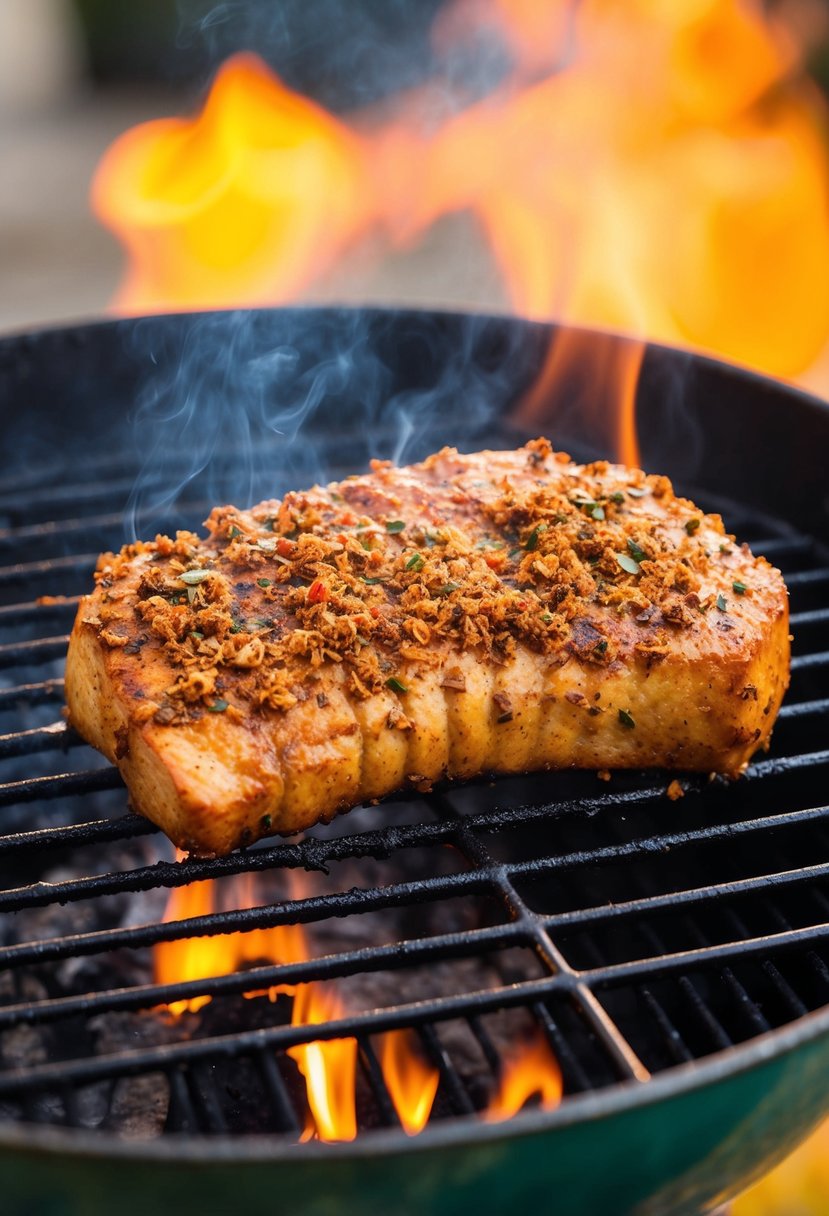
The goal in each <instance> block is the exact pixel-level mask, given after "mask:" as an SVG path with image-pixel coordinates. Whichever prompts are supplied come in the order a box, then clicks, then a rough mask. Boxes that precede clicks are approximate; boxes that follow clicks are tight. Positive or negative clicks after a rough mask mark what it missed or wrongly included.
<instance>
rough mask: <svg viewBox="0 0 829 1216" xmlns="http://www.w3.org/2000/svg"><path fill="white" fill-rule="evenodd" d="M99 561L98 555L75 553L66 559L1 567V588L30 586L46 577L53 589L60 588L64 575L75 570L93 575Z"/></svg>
mask: <svg viewBox="0 0 829 1216" xmlns="http://www.w3.org/2000/svg"><path fill="white" fill-rule="evenodd" d="M97 561H98V554H97V553H73V554H70V555H68V556H66V557H50V558H48V559H47V560H45V561H38V562H18V563H16V564H15V565H13V566H0V587H2V586H12V587H14V586H18V585H19V584H23V585H24V586H28V585H31V584H33V583H35V582H37V581H38V580H40V579H42V578H44V577H45V578H47V579H48V580H49V582H50V583H51V584H52V586H53V587H59V586H60V585H61V576H62V575H65V574H67V573H69V572H70V571H73V570H88V571H89V572H90V575H91V573H92V571H93V570H94V569H95V564H96V562H97Z"/></svg>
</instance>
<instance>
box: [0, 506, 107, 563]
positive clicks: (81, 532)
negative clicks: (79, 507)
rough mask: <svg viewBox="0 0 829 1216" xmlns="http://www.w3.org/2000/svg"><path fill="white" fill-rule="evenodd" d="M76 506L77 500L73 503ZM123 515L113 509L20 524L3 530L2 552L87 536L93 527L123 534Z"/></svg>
mask: <svg viewBox="0 0 829 1216" xmlns="http://www.w3.org/2000/svg"><path fill="white" fill-rule="evenodd" d="M72 505H73V506H74V503H73V504H72ZM123 527H124V515H123V512H122V511H114V512H113V511H110V512H108V513H106V514H104V515H87V516H84V517H83V518H71V519H50V520H46V521H44V522H43V523H37V524H18V525H16V526H14V527H12V528H3V529H0V555H2V554H3V553H8V552H10V551H14V550H15V549H16V548H17V547H18V546H19V545H22V546H23V547H24V549H25V548H26V547H28V546H32V547H33V548H40V547H41V546H42V545H43V543H44V542H47V541H49V540H51V539H52V538H53V537H54V538H57V539H59V540H61V541H67V540H69V539H71V538H72V537H73V536H83V537H85V538H86V537H88V536H89V532H90V530H92V529H97V528H100V529H102V530H103V529H109V530H110V531H112V532H113V533H117V534H122V532H123Z"/></svg>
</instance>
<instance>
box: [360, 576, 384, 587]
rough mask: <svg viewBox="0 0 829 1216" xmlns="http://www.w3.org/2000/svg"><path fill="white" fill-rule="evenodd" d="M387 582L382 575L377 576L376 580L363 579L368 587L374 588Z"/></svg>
mask: <svg viewBox="0 0 829 1216" xmlns="http://www.w3.org/2000/svg"><path fill="white" fill-rule="evenodd" d="M385 581H386V580H385V579H384V578H381V577H380V575H377V576H376V577H375V578H364V579H363V582H364V583H365V584H366V586H368V587H373V586H374V585H375V584H376V583H384V582H385Z"/></svg>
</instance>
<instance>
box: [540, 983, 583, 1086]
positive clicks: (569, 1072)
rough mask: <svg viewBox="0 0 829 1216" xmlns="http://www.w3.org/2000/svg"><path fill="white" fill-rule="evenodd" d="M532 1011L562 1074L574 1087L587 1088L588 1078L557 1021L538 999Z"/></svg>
mask: <svg viewBox="0 0 829 1216" xmlns="http://www.w3.org/2000/svg"><path fill="white" fill-rule="evenodd" d="M532 1011H533V1013H534V1014H535V1016H536V1018H537V1019H538V1021H539V1022H540V1024H541V1026H542V1027H543V1029H544V1033H545V1034H546V1036H547V1041H548V1043H549V1044H550V1046H551V1048H552V1050H553V1054H554V1055H555V1057H556V1059H557V1060H558V1062H559V1064H560V1066H561V1071H562V1074H563V1076H564V1077H565V1078H569V1080H570V1081H571V1083H572V1084H574V1086H575V1088H576V1089H581V1090H584V1089H589V1088H590V1078H589V1077H588V1075H587V1073H586V1071H585V1070H584V1069H583V1068H582V1066H581V1063H580V1061H579V1058H578V1056H577V1055H576V1053H575V1052H574V1051H573V1048H572V1047H571V1046H570V1043H569V1042H568V1040H567V1038H566V1036H565V1035H563V1034H562V1033H561V1030H560V1029H559V1026H558V1022H557V1021H556V1019H555V1018H554V1017H553V1015H552V1014H551V1013H550V1010H549V1009H548V1008H547V1006H546V1005H543V1004H542V1003H541V1002H540V1001H535V1002H534V1003H533V1006H532Z"/></svg>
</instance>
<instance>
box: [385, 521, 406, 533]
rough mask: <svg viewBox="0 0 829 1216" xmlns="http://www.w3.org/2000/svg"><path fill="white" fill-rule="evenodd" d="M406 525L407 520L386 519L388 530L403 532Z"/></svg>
mask: <svg viewBox="0 0 829 1216" xmlns="http://www.w3.org/2000/svg"><path fill="white" fill-rule="evenodd" d="M405 527H406V522H405V520H402V519H389V520H387V521H386V531H387V532H402V531H403V529H404V528H405Z"/></svg>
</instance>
